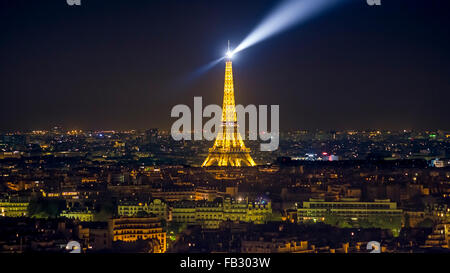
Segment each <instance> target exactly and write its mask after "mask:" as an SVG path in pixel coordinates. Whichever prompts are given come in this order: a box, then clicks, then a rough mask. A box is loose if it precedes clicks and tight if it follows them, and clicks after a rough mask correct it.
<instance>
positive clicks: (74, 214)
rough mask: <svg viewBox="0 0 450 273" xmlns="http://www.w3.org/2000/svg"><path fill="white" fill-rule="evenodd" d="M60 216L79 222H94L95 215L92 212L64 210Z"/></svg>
mask: <svg viewBox="0 0 450 273" xmlns="http://www.w3.org/2000/svg"><path fill="white" fill-rule="evenodd" d="M59 216H60V217H66V218H69V219H73V220H78V221H80V222H92V221H94V213H93V212H92V211H90V210H64V211H63V212H61V213H60V214H59Z"/></svg>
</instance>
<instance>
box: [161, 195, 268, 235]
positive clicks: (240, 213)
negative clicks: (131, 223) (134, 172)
mask: <svg viewBox="0 0 450 273" xmlns="http://www.w3.org/2000/svg"><path fill="white" fill-rule="evenodd" d="M170 209H171V214H172V221H173V222H178V223H186V224H199V225H201V226H202V227H204V228H210V229H217V228H219V225H220V223H221V222H224V221H234V222H239V221H240V222H252V223H255V224H264V223H267V222H268V221H269V220H270V219H271V217H272V206H271V203H270V202H248V201H247V200H235V199H231V198H225V200H222V199H218V200H215V201H212V202H211V201H181V202H175V203H172V204H171V205H170Z"/></svg>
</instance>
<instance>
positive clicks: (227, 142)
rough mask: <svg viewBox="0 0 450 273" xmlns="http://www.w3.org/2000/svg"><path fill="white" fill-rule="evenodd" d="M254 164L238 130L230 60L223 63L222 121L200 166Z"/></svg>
mask: <svg viewBox="0 0 450 273" xmlns="http://www.w3.org/2000/svg"><path fill="white" fill-rule="evenodd" d="M212 165H216V166H255V165H256V163H255V161H253V158H252V157H251V156H250V149H249V148H246V147H245V144H244V141H243V140H242V137H241V134H240V133H239V131H238V124H237V115H236V105H235V101H234V85H233V69H232V63H231V60H230V59H228V60H227V61H226V63H225V87H224V95H223V106H222V122H221V126H220V129H219V132H218V133H217V137H216V140H215V142H214V145H213V147H212V148H210V149H209V154H208V157H207V158H206V159H205V161H204V162H203V164H202V167H208V166H212Z"/></svg>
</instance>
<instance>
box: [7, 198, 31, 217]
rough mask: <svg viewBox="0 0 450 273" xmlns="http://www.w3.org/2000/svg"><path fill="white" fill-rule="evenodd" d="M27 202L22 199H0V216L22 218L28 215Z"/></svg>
mask: <svg viewBox="0 0 450 273" xmlns="http://www.w3.org/2000/svg"><path fill="white" fill-rule="evenodd" d="M29 204H30V203H29V201H28V200H27V199H24V198H8V199H0V216H3V217H23V216H27V215H28V206H29Z"/></svg>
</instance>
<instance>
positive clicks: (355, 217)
mask: <svg viewBox="0 0 450 273" xmlns="http://www.w3.org/2000/svg"><path fill="white" fill-rule="evenodd" d="M331 217H335V218H337V220H341V221H347V222H356V221H361V220H370V219H371V218H383V217H388V218H396V219H397V220H398V219H400V220H401V219H402V210H401V209H398V208H397V203H395V202H390V200H375V201H373V202H360V201H357V199H350V198H348V199H342V201H337V202H326V201H325V200H323V199H310V200H309V201H306V202H303V205H302V207H299V208H297V221H298V222H299V223H303V222H310V221H312V222H325V221H326V220H327V218H331Z"/></svg>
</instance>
